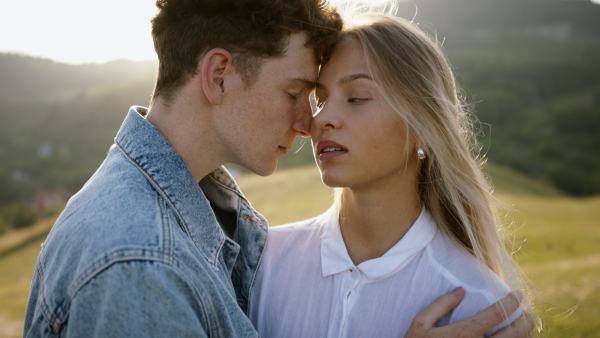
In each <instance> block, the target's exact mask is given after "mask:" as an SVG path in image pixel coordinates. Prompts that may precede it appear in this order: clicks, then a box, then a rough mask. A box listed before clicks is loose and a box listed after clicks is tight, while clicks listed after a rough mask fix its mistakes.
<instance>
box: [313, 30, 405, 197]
mask: <svg viewBox="0 0 600 338" xmlns="http://www.w3.org/2000/svg"><path fill="white" fill-rule="evenodd" d="M316 99H317V104H318V110H317V113H316V114H315V116H314V118H313V122H312V126H311V135H312V145H313V152H314V154H315V159H316V162H317V165H318V167H319V170H320V171H321V177H322V180H323V183H325V184H326V185H327V186H330V187H349V188H358V187H366V186H369V185H372V184H379V185H383V186H386V187H388V186H390V184H391V185H395V183H394V182H398V181H406V180H407V179H409V180H411V181H413V183H415V182H416V173H417V158H416V150H415V145H414V144H412V141H408V142H409V143H411V144H407V140H410V138H407V129H406V127H405V123H404V122H403V120H402V119H401V117H400V116H399V115H398V114H397V113H396V112H394V111H393V110H392V109H391V107H390V106H389V105H388V104H387V103H386V102H385V100H384V99H383V98H382V96H381V95H380V93H379V90H378V88H377V85H376V83H375V82H374V81H373V79H372V78H371V76H370V75H369V72H368V71H367V67H366V64H365V61H364V55H363V49H362V46H361V44H360V43H359V42H358V41H357V40H354V39H350V40H347V41H344V42H342V43H341V44H340V45H338V46H337V47H336V49H335V50H334V52H333V54H332V56H331V59H330V60H329V62H328V63H327V64H325V65H324V66H323V67H322V68H321V71H320V74H319V80H318V82H317V89H316ZM407 146H408V147H409V148H408V154H409V156H408V157H407V156H406V154H407V151H406V147H407ZM413 154H414V156H412V155H413ZM405 183H406V182H405Z"/></svg>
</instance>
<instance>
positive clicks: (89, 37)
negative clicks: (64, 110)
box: [0, 0, 600, 64]
mask: <svg viewBox="0 0 600 338" xmlns="http://www.w3.org/2000/svg"><path fill="white" fill-rule="evenodd" d="M330 2H331V3H332V4H335V5H339V4H345V3H348V2H353V3H357V2H360V3H363V4H368V5H371V6H385V5H389V4H391V3H394V2H396V3H397V4H398V3H403V2H404V3H406V2H407V1H406V0H405V1H401V0H400V1H390V0H361V1H357V0H330ZM408 2H415V3H416V2H418V0H411V1H408ZM592 2H594V3H597V4H600V0H592ZM0 8H2V10H1V11H0V52H13V53H22V54H28V55H33V56H39V57H45V58H51V59H54V60H56V61H60V62H67V63H74V64H80V63H90V62H95V63H102V62H106V61H110V60H115V59H123V58H125V59H130V60H148V59H156V54H155V52H154V48H153V44H152V37H151V36H150V30H151V27H150V19H151V18H152V17H153V16H154V14H156V11H157V10H156V7H155V6H154V1H153V0H102V1H100V0H87V1H82V0H54V1H48V0H28V1H17V0H0ZM412 10H413V11H414V9H412Z"/></svg>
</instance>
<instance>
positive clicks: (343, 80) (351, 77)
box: [317, 73, 373, 89]
mask: <svg viewBox="0 0 600 338" xmlns="http://www.w3.org/2000/svg"><path fill="white" fill-rule="evenodd" d="M357 79H367V80H371V81H373V78H372V77H371V76H370V75H367V74H363V73H358V74H351V75H346V76H344V77H343V78H341V79H340V80H339V81H338V83H337V84H338V86H343V85H345V84H346V83H349V82H352V81H354V80H357ZM317 88H318V89H327V87H326V86H325V85H324V84H322V83H320V82H317Z"/></svg>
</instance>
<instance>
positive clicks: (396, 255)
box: [321, 208, 437, 280]
mask: <svg viewBox="0 0 600 338" xmlns="http://www.w3.org/2000/svg"><path fill="white" fill-rule="evenodd" d="M324 220H325V224H324V230H323V237H322V239H321V262H322V269H323V277H327V276H329V275H333V274H336V273H340V272H342V271H346V270H348V269H350V268H353V267H354V263H352V260H351V259H350V256H349V255H348V250H347V249H346V245H345V244H344V239H343V238H342V233H341V231H340V224H339V217H338V213H337V212H332V211H330V212H328V213H327V214H326V215H325V217H324ZM436 230H437V227H436V225H435V222H434V221H433V218H432V217H431V214H430V213H429V212H428V211H427V210H426V209H425V208H423V209H422V210H421V214H420V215H419V217H418V218H417V220H416V221H415V223H414V224H413V225H412V226H411V227H410V229H409V230H408V232H407V233H406V234H405V235H404V237H402V239H401V240H400V241H399V242H398V243H396V245H394V246H393V247H392V248H391V249H390V250H388V252H386V253H385V254H384V255H383V256H381V257H379V258H375V259H371V260H368V261H366V262H362V263H361V264H359V265H358V266H357V268H358V269H359V270H360V271H362V272H363V273H364V274H365V275H366V276H367V277H368V278H369V279H371V280H378V279H383V278H386V277H388V276H390V275H391V274H393V273H394V272H396V271H397V270H398V269H400V268H402V267H403V266H405V265H406V264H408V263H409V262H410V260H411V259H412V258H413V257H414V256H415V254H416V253H417V252H419V251H420V250H421V249H423V248H425V246H426V245H427V244H429V242H431V240H432V239H433V237H434V235H435V233H436Z"/></svg>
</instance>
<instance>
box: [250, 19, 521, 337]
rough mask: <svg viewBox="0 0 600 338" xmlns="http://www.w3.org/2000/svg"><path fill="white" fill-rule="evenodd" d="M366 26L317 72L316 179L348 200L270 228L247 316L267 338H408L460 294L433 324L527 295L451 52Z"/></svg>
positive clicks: (407, 27) (396, 30) (415, 34)
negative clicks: (413, 327) (506, 242)
mask: <svg viewBox="0 0 600 338" xmlns="http://www.w3.org/2000/svg"><path fill="white" fill-rule="evenodd" d="M360 22H361V23H360V24H354V25H352V24H351V23H346V25H347V27H346V28H345V31H344V32H343V34H342V38H341V39H340V41H339V43H338V44H337V45H336V47H335V49H334V51H333V53H332V55H331V58H330V60H329V61H328V62H327V63H326V64H325V65H323V66H322V68H321V71H320V75H319V81H318V84H317V89H316V98H317V103H318V110H317V112H316V114H315V116H314V119H313V124H312V128H311V136H312V144H313V150H314V154H315V158H316V162H317V165H318V167H319V170H320V172H321V177H322V180H323V182H324V183H325V184H326V185H327V186H331V187H338V188H340V189H338V190H337V191H336V196H335V202H334V205H333V206H332V207H331V208H330V209H329V211H328V212H326V213H325V214H323V215H321V216H319V217H316V218H314V219H309V220H306V221H302V222H298V223H295V224H290V225H287V226H280V227H275V228H272V229H270V231H269V240H268V243H267V248H266V251H265V254H264V257H263V260H262V266H261V268H260V270H259V274H260V275H259V276H258V278H257V282H256V285H255V287H254V289H253V290H254V291H253V295H252V297H251V304H250V318H251V320H252V321H253V323H254V324H255V326H256V328H257V329H258V331H259V333H260V334H261V336H262V337H401V336H403V335H404V334H405V333H406V331H407V330H408V328H409V326H410V323H411V321H412V319H413V318H414V317H415V315H417V314H418V313H419V312H420V311H421V310H422V309H423V308H424V307H425V306H427V305H428V304H430V303H431V302H432V301H433V300H434V299H435V298H437V297H438V296H440V295H443V294H445V293H448V292H450V291H451V290H453V289H455V288H457V287H459V286H461V287H463V288H464V290H465V298H464V300H463V301H462V302H461V304H460V305H459V306H458V307H456V308H455V309H454V310H453V311H452V312H451V313H450V314H449V315H447V316H446V317H444V318H443V319H442V320H441V321H440V322H439V323H438V324H439V325H445V324H448V323H453V322H456V321H460V320H462V319H465V318H468V317H471V316H473V315H475V314H476V313H478V312H479V311H481V310H483V309H485V308H486V307H488V306H490V305H491V304H493V303H494V302H496V301H497V300H498V299H500V298H502V297H503V296H505V295H506V294H507V293H508V292H509V290H510V289H522V288H523V286H522V285H520V284H519V269H518V268H517V267H516V265H515V264H514V263H513V261H512V259H511V257H510V254H509V253H508V252H507V251H506V249H505V248H504V246H503V243H502V240H501V239H500V237H499V235H498V230H497V227H498V221H497V219H496V217H495V213H494V207H493V205H492V196H491V193H490V188H489V186H488V184H487V182H486V179H485V178H484V175H483V174H482V172H481V170H480V167H479V164H478V162H477V161H476V159H475V158H474V156H473V155H472V153H471V151H472V150H474V149H476V148H474V145H475V140H474V139H473V134H472V132H471V126H470V119H469V115H468V114H467V112H466V110H465V108H464V105H463V103H462V102H461V101H460V99H459V96H458V95H457V89H456V85H455V81H454V77H453V74H452V71H451V68H450V66H449V65H448V63H447V61H446V59H445V57H444V54H443V52H442V51H441V49H440V48H439V46H438V45H437V43H436V42H435V41H434V40H432V39H431V38H430V37H429V36H428V35H426V34H425V33H424V32H422V31H421V30H420V29H419V28H418V27H416V26H415V25H413V24H412V23H409V22H407V21H404V20H402V19H399V18H396V17H393V16H388V15H380V14H369V15H363V16H362V17H360ZM524 304H525V305H526V301H525V303H524ZM521 314H522V312H521V310H520V309H519V310H518V311H516V312H514V313H513V314H511V315H510V317H509V319H508V321H513V320H515V319H516V318H518V317H520V316H521ZM507 324H508V323H507V322H505V323H503V324H501V325H499V326H497V327H496V328H494V329H492V330H490V331H489V332H487V334H488V335H489V334H492V333H494V332H495V331H496V330H498V329H500V328H501V327H503V326H506V325H507Z"/></svg>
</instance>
